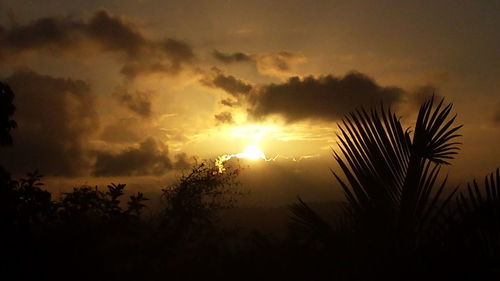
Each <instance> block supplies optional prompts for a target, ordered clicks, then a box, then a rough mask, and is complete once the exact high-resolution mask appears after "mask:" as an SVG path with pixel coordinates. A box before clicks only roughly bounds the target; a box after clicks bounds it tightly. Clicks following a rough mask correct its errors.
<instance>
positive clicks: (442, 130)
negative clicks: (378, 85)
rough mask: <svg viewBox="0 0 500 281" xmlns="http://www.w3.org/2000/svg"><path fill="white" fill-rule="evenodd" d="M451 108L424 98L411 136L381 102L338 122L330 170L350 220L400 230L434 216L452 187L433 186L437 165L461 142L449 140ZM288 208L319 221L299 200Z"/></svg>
mask: <svg viewBox="0 0 500 281" xmlns="http://www.w3.org/2000/svg"><path fill="white" fill-rule="evenodd" d="M452 107H453V106H452V104H448V105H445V106H443V100H441V101H440V102H439V103H438V104H437V105H434V97H432V98H431V99H429V100H428V101H426V102H425V103H424V104H423V105H422V106H421V107H420V110H419V113H418V117H417V121H416V125H415V129H414V132H413V135H411V132H410V131H409V130H408V129H407V130H405V129H403V125H402V124H401V121H400V119H399V118H398V117H397V116H396V114H395V113H393V112H392V111H391V110H390V108H389V109H385V108H384V107H383V106H380V107H379V108H375V109H371V110H369V111H367V110H365V109H359V110H356V111H355V112H353V113H350V114H348V115H347V116H345V118H344V119H343V120H342V122H341V123H340V124H338V129H339V134H338V135H337V137H338V147H339V152H335V151H334V152H333V156H334V158H335V160H336V161H337V163H338V164H339V166H340V170H341V171H342V174H343V177H341V176H340V175H339V173H338V172H334V171H332V173H333V175H334V176H335V178H336V179H337V181H338V182H339V184H340V186H341V188H342V189H343V191H344V194H345V197H346V199H347V201H348V205H349V207H348V209H349V212H350V215H352V216H355V217H357V218H358V219H355V220H353V221H357V222H362V223H363V222H368V223H369V224H371V225H372V226H375V227H376V226H377V225H378V226H380V225H382V224H381V223H382V222H383V224H384V225H391V224H392V225H393V226H394V227H395V228H396V229H399V230H398V231H399V232H402V233H415V232H418V231H423V230H424V229H426V228H428V226H429V224H430V223H432V222H434V221H436V216H439V214H440V213H441V212H442V211H443V210H444V208H445V206H446V205H447V204H448V203H449V202H450V200H451V199H452V198H453V196H454V194H455V192H456V190H454V191H453V192H452V193H451V194H449V195H448V196H446V197H444V195H443V194H444V193H445V186H446V179H445V180H443V181H442V182H441V183H440V184H439V185H437V182H438V178H439V173H440V165H442V164H449V161H450V160H451V159H453V157H454V155H455V154H456V153H457V150H458V149H459V147H458V145H459V144H460V143H458V142H455V141H454V140H455V139H456V138H457V137H459V136H460V135H459V134H457V131H458V130H459V129H460V128H461V126H453V124H454V122H455V119H456V116H454V117H451V118H450V117H449V115H450V112H451V110H452ZM495 194H500V192H497V193H495ZM499 196H500V195H499ZM292 213H293V217H295V219H298V218H300V219H299V220H298V221H296V222H297V223H299V222H300V223H299V224H300V225H302V226H303V227H308V228H310V229H314V228H315V227H318V226H319V225H320V224H321V220H319V219H318V215H317V214H316V213H314V211H313V210H311V209H310V208H309V207H308V206H307V205H306V204H305V203H304V202H303V201H301V200H300V201H299V203H297V204H296V205H294V206H293V207H292ZM306 214H307V215H306ZM293 217H292V219H293ZM363 218H364V219H363ZM306 220H307V222H306ZM373 220H375V221H373ZM315 223H318V224H319V225H317V226H313V224H315Z"/></svg>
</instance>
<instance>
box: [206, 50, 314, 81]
mask: <svg viewBox="0 0 500 281" xmlns="http://www.w3.org/2000/svg"><path fill="white" fill-rule="evenodd" d="M212 55H213V57H214V58H215V59H217V60H218V61H220V62H222V63H225V64H230V63H239V62H242V63H246V62H252V63H254V64H255V67H256V68H257V71H258V72H259V73H261V74H264V75H272V76H275V75H278V76H279V75H283V74H288V73H289V72H290V70H291V69H292V66H294V65H296V64H299V63H302V62H304V61H305V57H304V56H302V55H300V54H296V53H292V52H286V51H282V52H278V53H260V54H245V53H241V52H236V53H229V54H227V53H222V52H219V51H217V50H214V51H213V52H212Z"/></svg>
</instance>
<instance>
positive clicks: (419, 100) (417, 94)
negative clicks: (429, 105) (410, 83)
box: [407, 84, 442, 109]
mask: <svg viewBox="0 0 500 281" xmlns="http://www.w3.org/2000/svg"><path fill="white" fill-rule="evenodd" d="M432 96H434V97H435V99H437V100H441V98H442V97H441V96H440V95H438V89H437V87H436V86H434V85H430V84H428V85H424V86H419V87H417V88H416V89H414V90H413V91H412V92H410V93H408V94H407V97H408V102H409V103H410V106H412V107H413V108H414V109H418V108H420V106H421V105H422V104H423V103H424V102H425V101H426V100H428V99H430V98H431V97H432Z"/></svg>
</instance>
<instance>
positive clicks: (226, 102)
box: [220, 99, 238, 107]
mask: <svg viewBox="0 0 500 281" xmlns="http://www.w3.org/2000/svg"><path fill="white" fill-rule="evenodd" d="M220 103H221V104H222V105H225V106H229V107H233V106H236V105H238V101H235V100H232V99H223V100H221V101H220Z"/></svg>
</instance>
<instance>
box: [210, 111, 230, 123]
mask: <svg viewBox="0 0 500 281" xmlns="http://www.w3.org/2000/svg"><path fill="white" fill-rule="evenodd" d="M214 117H215V120H217V122H218V123H228V124H231V123H234V119H233V115H232V114H231V112H227V111H224V112H221V113H219V114H216V115H214Z"/></svg>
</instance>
